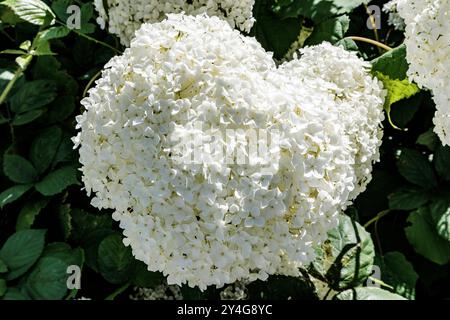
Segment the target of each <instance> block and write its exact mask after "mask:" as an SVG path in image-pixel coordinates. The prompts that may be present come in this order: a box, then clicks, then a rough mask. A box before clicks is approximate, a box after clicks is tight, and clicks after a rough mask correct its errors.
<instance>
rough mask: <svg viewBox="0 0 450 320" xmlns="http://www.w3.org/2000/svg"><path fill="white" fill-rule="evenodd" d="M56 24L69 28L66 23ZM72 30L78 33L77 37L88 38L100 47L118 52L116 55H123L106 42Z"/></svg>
mask: <svg viewBox="0 0 450 320" xmlns="http://www.w3.org/2000/svg"><path fill="white" fill-rule="evenodd" d="M56 22H57V23H59V24H61V25H63V26H65V27H66V28H69V27H68V26H67V25H66V24H65V23H64V22H61V21H56ZM69 29H70V28H69ZM70 30H71V31H73V32H75V33H76V34H77V35H79V36H80V37H83V38H86V39H88V40H90V41H93V42H95V43H98V44H100V45H102V46H104V47H106V48H109V49H111V50H112V51H114V52H116V53H118V54H121V53H122V52H120V50H118V49H116V48H114V47H113V46H112V45H109V44H107V43H106V42H103V41H100V40H97V39H95V38H93V37H91V36H88V35H87V34H84V33H82V32H80V31H78V30H76V29H70Z"/></svg>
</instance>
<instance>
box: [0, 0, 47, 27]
mask: <svg viewBox="0 0 450 320" xmlns="http://www.w3.org/2000/svg"><path fill="white" fill-rule="evenodd" d="M1 4H2V5H5V6H8V7H9V8H11V9H12V10H13V11H14V13H15V14H16V15H17V16H19V17H20V18H21V19H23V20H25V21H28V22H30V23H32V24H36V25H40V26H41V25H44V24H46V23H47V22H50V23H51V24H53V21H54V18H55V15H54V14H53V12H52V10H51V9H50V8H49V7H48V6H47V5H46V4H45V2H43V1H40V0H5V1H3V2H1Z"/></svg>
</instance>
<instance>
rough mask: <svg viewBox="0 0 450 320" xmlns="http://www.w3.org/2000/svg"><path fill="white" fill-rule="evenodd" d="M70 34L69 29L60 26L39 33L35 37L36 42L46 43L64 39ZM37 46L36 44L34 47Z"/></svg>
mask: <svg viewBox="0 0 450 320" xmlns="http://www.w3.org/2000/svg"><path fill="white" fill-rule="evenodd" d="M69 33H70V29H69V28H67V27H66V26H60V27H52V28H49V29H46V30H44V31H41V32H39V33H38V35H37V38H36V39H37V40H36V41H37V42H46V41H49V40H52V39H59V38H64V37H65V36H67V35H68V34H69ZM38 45H39V44H38V43H36V46H38Z"/></svg>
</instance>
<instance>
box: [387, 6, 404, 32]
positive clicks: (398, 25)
mask: <svg viewBox="0 0 450 320" xmlns="http://www.w3.org/2000/svg"><path fill="white" fill-rule="evenodd" d="M397 3H398V0H391V1H389V2H387V3H385V4H384V6H383V12H385V13H387V14H388V24H389V25H391V26H393V27H394V29H395V30H399V31H403V30H405V21H404V20H403V18H402V17H401V16H400V15H399V14H398V11H397Z"/></svg>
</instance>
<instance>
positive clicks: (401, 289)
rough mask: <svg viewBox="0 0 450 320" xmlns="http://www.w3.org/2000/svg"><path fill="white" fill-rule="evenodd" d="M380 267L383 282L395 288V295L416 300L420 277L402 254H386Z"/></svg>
mask: <svg viewBox="0 0 450 320" xmlns="http://www.w3.org/2000/svg"><path fill="white" fill-rule="evenodd" d="M380 266H381V277H382V280H383V281H384V282H385V283H388V284H389V285H390V286H392V287H393V288H394V289H393V292H394V293H396V294H399V295H401V296H403V297H405V298H407V299H409V300H414V299H415V297H416V282H417V280H418V279H419V275H418V274H417V273H416V271H414V268H413V266H412V264H411V263H410V262H409V261H408V260H406V258H405V256H404V255H403V254H402V253H400V252H396V251H394V252H388V253H386V254H385V255H384V256H383V259H381V260H380Z"/></svg>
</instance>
